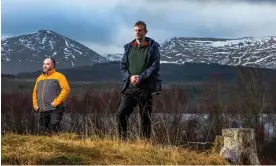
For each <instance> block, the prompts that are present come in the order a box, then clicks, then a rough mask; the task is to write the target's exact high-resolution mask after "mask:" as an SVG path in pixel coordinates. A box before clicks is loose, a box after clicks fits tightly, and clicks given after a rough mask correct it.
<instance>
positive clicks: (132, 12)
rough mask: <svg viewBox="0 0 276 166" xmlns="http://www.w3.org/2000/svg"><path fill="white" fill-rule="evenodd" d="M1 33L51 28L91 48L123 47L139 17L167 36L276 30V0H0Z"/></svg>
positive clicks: (153, 33)
mask: <svg viewBox="0 0 276 166" xmlns="http://www.w3.org/2000/svg"><path fill="white" fill-rule="evenodd" d="M1 3H2V4H1V5H2V11H1V15H2V17H1V19H2V24H1V28H2V32H1V36H2V38H6V37H12V36H15V35H20V34H25V33H31V32H35V31H38V30H41V29H47V30H52V31H55V32H57V33H60V34H61V35H64V36H67V37H69V38H72V39H73V40H76V41H78V42H80V43H82V44H84V45H86V46H88V47H89V48H91V49H93V50H94V51H96V52H98V53H100V54H105V53H122V52H123V45H124V44H126V43H127V42H129V41H131V40H132V39H133V37H134V35H133V25H134V23H135V22H136V21H137V20H143V21H145V22H146V23H147V25H148V34H147V36H149V37H152V38H154V39H155V40H156V41H157V42H159V43H160V44H161V43H162V42H164V41H165V40H166V39H169V38H172V37H220V38H223V37H227V38H239V37H246V36H255V37H258V36H276V0H136V1H131V0H97V1H96V0H2V1H1Z"/></svg>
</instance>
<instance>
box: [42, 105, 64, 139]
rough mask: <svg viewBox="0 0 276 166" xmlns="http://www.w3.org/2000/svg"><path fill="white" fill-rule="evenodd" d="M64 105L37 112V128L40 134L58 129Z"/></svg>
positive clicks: (54, 131) (51, 132)
mask: <svg viewBox="0 0 276 166" xmlns="http://www.w3.org/2000/svg"><path fill="white" fill-rule="evenodd" d="M63 113H64V107H62V108H57V109H55V110H50V111H45V112H40V113H39V130H40V133H41V134H45V133H48V134H53V133H56V132H58V131H60V121H61V120H62V117H63Z"/></svg>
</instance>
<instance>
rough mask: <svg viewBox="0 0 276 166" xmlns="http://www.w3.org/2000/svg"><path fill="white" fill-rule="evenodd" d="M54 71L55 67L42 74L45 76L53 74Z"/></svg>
mask: <svg viewBox="0 0 276 166" xmlns="http://www.w3.org/2000/svg"><path fill="white" fill-rule="evenodd" d="M55 72H56V69H52V70H50V71H47V72H43V73H42V74H43V75H45V76H50V75H52V74H54V73H55Z"/></svg>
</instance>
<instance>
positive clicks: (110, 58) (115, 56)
mask: <svg viewBox="0 0 276 166" xmlns="http://www.w3.org/2000/svg"><path fill="white" fill-rule="evenodd" d="M123 55H124V54H123V53H121V54H104V55H102V56H103V57H105V58H106V59H108V61H121V59H122V57H123Z"/></svg>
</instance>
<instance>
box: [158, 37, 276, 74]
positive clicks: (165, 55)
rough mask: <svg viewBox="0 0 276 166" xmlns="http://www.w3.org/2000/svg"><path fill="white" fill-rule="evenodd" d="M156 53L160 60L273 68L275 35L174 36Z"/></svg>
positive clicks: (275, 58)
mask: <svg viewBox="0 0 276 166" xmlns="http://www.w3.org/2000/svg"><path fill="white" fill-rule="evenodd" d="M160 54H161V62H162V63H177V64H182V63H185V62H195V63H218V64H222V65H243V66H259V67H263V68H272V69H276V37H259V38H254V37H246V38H240V39H219V38H184V37H178V38H177V37H175V38H171V39H170V40H167V41H165V42H164V43H163V44H161V48H160Z"/></svg>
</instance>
